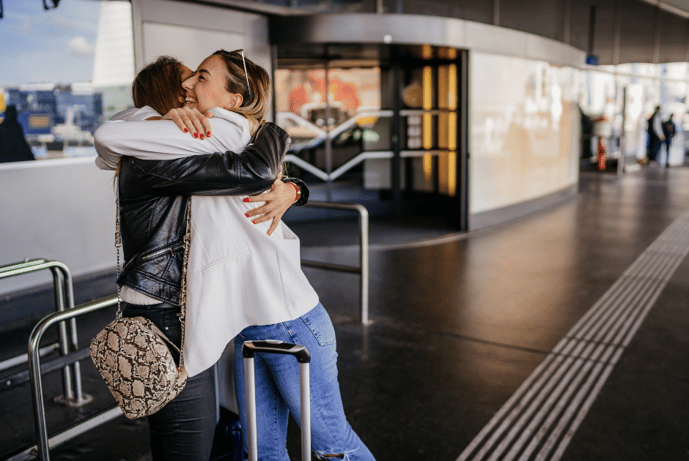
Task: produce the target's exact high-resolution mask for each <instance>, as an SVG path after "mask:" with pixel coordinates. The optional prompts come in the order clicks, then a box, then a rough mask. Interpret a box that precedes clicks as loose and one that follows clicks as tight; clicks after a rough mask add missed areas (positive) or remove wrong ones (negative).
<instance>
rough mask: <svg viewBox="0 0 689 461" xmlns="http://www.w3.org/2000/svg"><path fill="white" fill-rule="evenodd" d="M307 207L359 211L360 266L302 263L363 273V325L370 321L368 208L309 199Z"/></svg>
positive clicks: (360, 293) (361, 317) (361, 289)
mask: <svg viewBox="0 0 689 461" xmlns="http://www.w3.org/2000/svg"><path fill="white" fill-rule="evenodd" d="M304 206H307V207H313V208H326V209H333V210H351V211H356V212H357V213H359V263H360V265H359V266H345V265H342V264H332V263H326V262H319V261H308V260H303V259H302V261H301V264H302V265H303V266H307V267H315V268H319V269H325V270H331V271H339V272H350V273H355V274H360V275H361V283H360V285H359V290H360V291H359V295H360V311H359V321H360V322H361V324H362V325H366V324H368V323H369V318H368V280H369V269H368V265H369V264H368V210H367V209H366V207H365V206H363V205H361V204H358V203H333V202H318V201H309V202H308V203H307V204H306V205H304Z"/></svg>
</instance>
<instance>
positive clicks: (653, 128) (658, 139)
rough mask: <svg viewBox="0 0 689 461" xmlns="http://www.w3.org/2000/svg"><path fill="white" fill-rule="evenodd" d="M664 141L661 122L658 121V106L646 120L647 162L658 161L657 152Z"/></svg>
mask: <svg viewBox="0 0 689 461" xmlns="http://www.w3.org/2000/svg"><path fill="white" fill-rule="evenodd" d="M663 141H665V135H664V134H663V126H662V120H661V119H660V106H656V108H655V110H654V111H653V115H651V117H650V118H649V119H648V156H647V157H648V162H649V163H650V162H657V161H658V152H660V148H661V147H662V145H663Z"/></svg>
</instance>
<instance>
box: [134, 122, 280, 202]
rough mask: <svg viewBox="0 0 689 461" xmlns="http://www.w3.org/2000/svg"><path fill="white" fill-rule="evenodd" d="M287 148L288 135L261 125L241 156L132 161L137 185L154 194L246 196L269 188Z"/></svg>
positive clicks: (227, 155) (275, 128) (222, 155)
mask: <svg viewBox="0 0 689 461" xmlns="http://www.w3.org/2000/svg"><path fill="white" fill-rule="evenodd" d="M289 145H290V139H289V135H287V133H286V132H285V131H284V130H283V129H282V128H280V127H278V126H277V125H275V124H273V123H265V124H264V125H263V126H262V127H261V129H260V130H259V132H258V133H257V134H256V136H255V140H254V142H252V143H251V144H249V145H248V146H247V147H246V149H245V150H244V151H243V152H242V154H235V153H233V152H229V151H227V152H225V153H223V154H220V153H215V154H205V155H193V156H190V157H184V158H177V159H174V160H163V161H160V160H155V161H154V160H141V159H133V160H132V167H133V169H134V172H135V175H136V177H137V179H138V181H139V182H140V184H141V185H142V186H143V187H144V188H146V189H147V190H148V191H149V192H150V193H152V194H154V195H249V194H256V193H259V192H262V191H265V190H267V189H270V187H271V185H272V184H273V182H274V181H275V180H276V179H277V177H278V174H279V171H280V164H281V163H282V160H283V158H284V156H285V153H286V152H287V149H288V148H289Z"/></svg>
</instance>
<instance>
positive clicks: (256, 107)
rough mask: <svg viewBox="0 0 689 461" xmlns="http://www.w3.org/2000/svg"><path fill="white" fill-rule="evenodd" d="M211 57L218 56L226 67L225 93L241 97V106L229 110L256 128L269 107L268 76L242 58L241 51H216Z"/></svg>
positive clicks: (258, 67) (262, 70) (255, 65)
mask: <svg viewBox="0 0 689 461" xmlns="http://www.w3.org/2000/svg"><path fill="white" fill-rule="evenodd" d="M212 56H220V57H221V58H222V59H223V62H224V63H225V67H227V84H226V85H225V87H226V89H227V91H229V92H230V93H239V94H241V95H242V99H243V101H242V104H241V106H239V107H237V108H234V109H229V110H232V111H233V112H237V113H238V114H241V115H243V116H245V117H246V118H247V119H249V121H250V122H252V123H251V124H252V125H254V127H258V125H259V124H260V123H261V122H262V121H263V120H264V119H265V116H266V114H267V113H268V108H269V107H270V75H268V72H267V71H266V70H265V69H264V68H263V67H261V66H259V65H258V64H255V63H254V62H253V61H251V60H250V59H246V58H244V57H242V50H236V51H225V50H218V51H216V52H215V53H213V55H212ZM245 62H246V73H245V72H244V69H245V67H244V63H245ZM247 82H248V85H249V86H247Z"/></svg>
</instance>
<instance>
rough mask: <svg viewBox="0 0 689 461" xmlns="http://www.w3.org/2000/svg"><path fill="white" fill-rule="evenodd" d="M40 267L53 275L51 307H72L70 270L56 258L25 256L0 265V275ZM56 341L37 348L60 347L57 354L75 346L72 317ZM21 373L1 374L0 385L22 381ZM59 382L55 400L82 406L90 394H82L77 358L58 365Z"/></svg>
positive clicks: (12, 362) (2, 365) (0, 366)
mask: <svg viewBox="0 0 689 461" xmlns="http://www.w3.org/2000/svg"><path fill="white" fill-rule="evenodd" d="M42 270H50V272H51V273H52V276H53V292H54V296H55V307H56V310H57V311H58V312H63V311H64V310H65V309H71V308H73V307H74V287H73V282H72V274H71V272H70V271H69V268H68V267H67V266H66V265H65V264H63V263H61V262H59V261H49V260H46V259H31V260H29V259H26V260H24V261H22V262H18V263H13V264H8V265H6V266H2V267H0V279H6V278H9V277H16V276H18V275H23V274H30V273H34V272H38V271H42ZM58 336H59V339H58V343H56V344H53V345H51V346H48V347H45V348H43V349H41V350H40V351H38V353H40V354H42V355H46V354H49V353H51V352H53V351H54V350H55V349H59V350H60V354H61V355H62V356H65V355H67V354H69V353H70V350H72V351H74V350H76V349H77V324H76V320H75V319H71V320H70V322H69V334H68V331H67V325H66V322H64V321H63V322H61V323H60V325H59V330H58ZM29 359H30V357H29V356H28V354H27V355H19V356H17V357H13V358H10V359H7V360H5V361H3V362H0V371H2V370H6V369H9V368H11V367H14V366H16V365H19V364H22V363H24V362H26V361H28V360H29ZM23 375H25V372H19V373H15V374H14V375H11V376H7V377H3V378H4V379H3V382H4V383H5V386H4V387H2V388H0V390H1V389H6V388H8V387H11V386H15V385H17V384H21V383H22V382H24V381H25V379H24V377H23ZM62 386H63V394H62V396H58V398H57V401H59V402H62V403H64V404H66V405H69V406H75V407H78V406H82V405H85V404H86V403H88V402H90V401H91V400H92V398H91V396H89V395H85V394H84V393H83V392H82V390H81V367H80V365H79V362H78V361H77V362H74V364H69V363H68V364H65V365H64V367H63V368H62Z"/></svg>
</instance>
